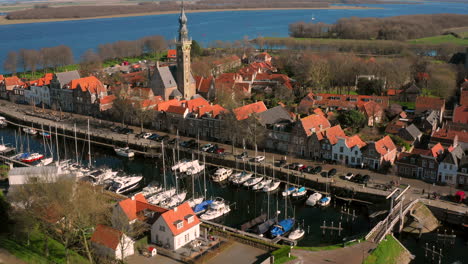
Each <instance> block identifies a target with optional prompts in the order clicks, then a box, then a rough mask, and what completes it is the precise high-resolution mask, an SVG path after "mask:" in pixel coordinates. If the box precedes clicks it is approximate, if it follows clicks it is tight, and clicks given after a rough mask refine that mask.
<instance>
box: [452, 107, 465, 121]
mask: <svg viewBox="0 0 468 264" xmlns="http://www.w3.org/2000/svg"><path fill="white" fill-rule="evenodd" d="M453 122H457V123H464V124H468V106H463V105H462V106H458V107H457V108H455V110H454V111H453Z"/></svg>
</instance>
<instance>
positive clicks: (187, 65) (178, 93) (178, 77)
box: [150, 5, 196, 100]
mask: <svg viewBox="0 0 468 264" xmlns="http://www.w3.org/2000/svg"><path fill="white" fill-rule="evenodd" d="M176 46H177V59H176V60H177V64H176V65H173V66H160V65H159V62H158V63H157V64H156V68H155V70H154V73H153V75H152V77H151V83H150V86H151V89H152V90H153V93H154V95H156V96H161V97H162V98H163V99H164V100H169V99H174V98H178V99H182V98H183V99H186V100H190V99H192V97H193V96H194V95H195V94H196V83H195V79H194V78H193V75H192V71H191V60H190V49H191V46H192V40H191V39H189V37H188V29H187V17H186V16H185V9H184V6H183V5H182V10H181V13H180V17H179V37H178V39H177V43H176Z"/></svg>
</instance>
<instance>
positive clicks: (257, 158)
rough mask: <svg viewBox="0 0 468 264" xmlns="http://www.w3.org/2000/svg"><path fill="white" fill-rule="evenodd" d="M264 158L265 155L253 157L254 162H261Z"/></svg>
mask: <svg viewBox="0 0 468 264" xmlns="http://www.w3.org/2000/svg"><path fill="white" fill-rule="evenodd" d="M264 160H265V156H257V157H255V162H263V161H264Z"/></svg>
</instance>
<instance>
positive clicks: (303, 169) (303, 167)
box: [297, 165, 307, 172]
mask: <svg viewBox="0 0 468 264" xmlns="http://www.w3.org/2000/svg"><path fill="white" fill-rule="evenodd" d="M306 169H307V166H306V165H302V166H301V167H299V168H298V169H297V170H298V171H304V172H305V170H306Z"/></svg>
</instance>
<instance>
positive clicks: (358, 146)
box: [332, 135, 367, 166]
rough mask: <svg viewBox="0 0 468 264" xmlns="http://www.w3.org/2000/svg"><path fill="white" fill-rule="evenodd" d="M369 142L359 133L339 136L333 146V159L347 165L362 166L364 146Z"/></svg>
mask: <svg viewBox="0 0 468 264" xmlns="http://www.w3.org/2000/svg"><path fill="white" fill-rule="evenodd" d="M366 145H367V144H366V143H365V142H364V141H362V139H361V138H360V137H359V136H358V135H354V136H352V137H339V138H338V142H337V143H336V144H335V145H333V146H332V159H333V160H335V161H338V162H341V163H343V164H346V165H352V166H361V165H362V164H363V162H362V148H363V147H364V146H366Z"/></svg>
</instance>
